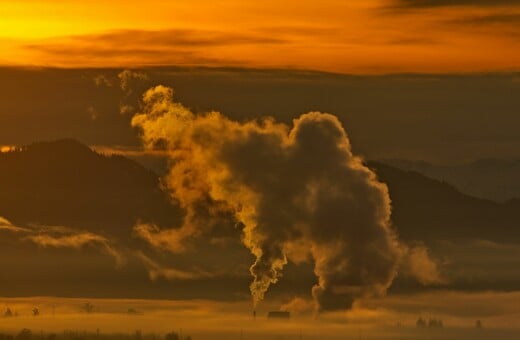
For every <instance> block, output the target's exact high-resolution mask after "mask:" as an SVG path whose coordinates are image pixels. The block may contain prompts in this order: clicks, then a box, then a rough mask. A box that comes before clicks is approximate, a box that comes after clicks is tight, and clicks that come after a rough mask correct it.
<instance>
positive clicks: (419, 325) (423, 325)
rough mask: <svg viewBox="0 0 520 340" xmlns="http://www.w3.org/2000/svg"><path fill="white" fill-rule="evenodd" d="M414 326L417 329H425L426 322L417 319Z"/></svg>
mask: <svg viewBox="0 0 520 340" xmlns="http://www.w3.org/2000/svg"><path fill="white" fill-rule="evenodd" d="M415 324H416V325H417V327H419V328H424V327H426V320H424V319H423V318H421V317H419V319H417V322H416V323H415Z"/></svg>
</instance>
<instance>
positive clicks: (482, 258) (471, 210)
mask: <svg viewBox="0 0 520 340" xmlns="http://www.w3.org/2000/svg"><path fill="white" fill-rule="evenodd" d="M368 166H370V167H371V168H372V169H374V171H375V172H376V173H377V174H378V176H379V178H380V179H381V181H383V182H385V183H387V185H388V187H389V191H390V196H391V199H392V209H393V212H392V218H393V223H394V225H395V228H396V229H397V231H398V233H399V235H400V238H402V239H403V240H405V241H407V242H408V243H413V242H415V241H419V242H423V243H425V244H426V245H427V246H428V247H429V248H430V250H431V251H432V254H433V255H434V256H439V257H444V256H447V257H448V260H453V261H454V264H455V266H454V267H452V269H451V273H453V274H456V275H459V274H460V275H462V276H461V277H460V278H458V277H457V276H456V275H455V276H454V277H455V278H456V280H454V282H453V283H452V285H450V286H449V287H448V288H450V289H456V288H457V287H459V288H461V289H463V290H466V289H468V287H477V288H478V289H483V290H486V289H506V290H508V289H516V288H515V287H518V283H519V282H520V281H519V279H518V277H517V276H515V273H516V272H517V271H516V270H515V269H516V268H517V262H518V261H517V262H515V260H514V259H515V258H517V257H516V255H510V254H516V249H517V248H518V246H517V245H513V246H511V244H514V243H516V244H520V228H519V227H520V216H519V214H520V200H512V201H509V202H507V203H503V204H502V203H497V202H493V201H490V200H485V199H479V198H475V197H471V196H468V195H466V194H463V193H461V192H459V191H458V190H457V189H455V188H454V187H453V186H451V185H449V184H447V183H442V182H440V181H438V180H435V179H431V178H427V177H425V176H423V175H421V174H420V173H418V172H414V171H405V170H401V169H398V168H396V167H393V166H389V165H385V164H382V163H377V162H369V163H368ZM182 215H183V212H182V211H181V210H180V209H179V208H178V207H177V206H176V204H175V202H172V201H171V200H170V198H169V196H168V194H167V193H165V192H164V191H162V190H161V188H160V177H159V176H158V175H156V174H155V173H154V172H152V171H150V170H148V169H147V168H145V167H144V166H142V165H141V164H139V163H137V162H135V161H132V160H129V159H127V158H125V157H122V156H114V155H112V156H107V155H102V154H98V153H96V152H94V151H92V150H91V149H90V148H89V147H87V146H85V145H83V144H81V143H79V142H77V141H75V140H59V141H54V142H44V143H34V144H31V145H28V146H26V147H23V148H21V149H20V150H18V151H15V152H8V153H0V217H4V218H6V219H8V220H10V221H11V222H13V224H14V225H16V226H20V227H26V226H32V225H42V226H63V227H67V228H71V229H72V230H79V231H82V232H91V233H95V234H97V235H102V236H103V237H106V238H107V240H109V241H110V244H111V245H113V246H114V247H115V249H117V250H119V251H121V252H123V253H124V254H126V258H125V260H126V263H125V264H124V265H123V266H122V267H121V268H115V267H114V266H115V264H114V259H113V258H112V257H111V256H109V255H107V254H106V253H104V252H102V251H101V252H100V250H99V249H98V248H95V247H83V248H81V251H80V249H71V248H52V247H51V248H45V247H41V246H36V245H34V244H31V243H30V242H27V241H24V236H23V235H22V237H21V238H18V239H16V235H12V234H13V233H9V232H5V231H4V232H3V233H2V234H1V235H0V268H2V271H0V295H1V296H33V295H41V296H44V295H52V296H75V297H77V296H84V297H87V296H91V297H110V298H114V297H124V298H129V297H135V298H215V299H237V298H238V297H239V296H247V294H248V293H249V289H248V287H249V283H250V277H249V276H248V269H247V266H248V264H249V263H250V262H249V260H248V255H249V254H248V251H247V250H246V249H245V248H244V247H243V246H241V245H240V244H239V242H236V243H234V244H231V245H226V251H225V252H222V251H220V252H218V253H215V250H208V249H197V250H196V252H194V253H192V254H196V256H190V254H188V256H186V257H182V256H181V257H179V256H175V255H166V254H163V253H161V252H157V251H154V250H153V249H151V248H150V247H149V246H148V245H147V244H146V243H145V242H143V241H142V240H140V239H137V238H136V237H134V236H133V235H132V228H133V226H134V225H135V223H136V222H137V221H144V222H152V223H156V224H157V225H159V226H160V227H162V228H172V227H176V226H179V225H180V223H181V218H182ZM10 238H12V239H10ZM471 239H478V240H483V239H484V240H490V241H492V242H488V243H482V244H480V245H479V244H477V246H476V247H475V246H474V245H472V244H469V247H470V248H464V249H470V250H468V251H471V252H470V253H469V255H466V254H465V253H464V254H463V255H460V254H458V253H457V250H458V249H459V248H460V247H461V246H466V247H468V244H467V241H468V240H471ZM460 240H462V242H459V241H460ZM486 242H487V241H486ZM493 242H497V243H496V244H495V243H493ZM503 244H505V247H503V246H502V245H503ZM471 247H473V248H471ZM474 249H476V250H474ZM139 251H143V252H144V253H146V254H147V255H150V256H152V257H153V258H154V259H155V260H156V261H158V263H161V264H163V265H166V266H168V265H171V266H173V268H177V267H178V266H181V268H182V266H183V265H185V266H186V265H190V266H194V264H193V263H196V262H187V261H195V260H196V259H199V260H200V261H203V262H205V263H206V262H216V263H222V264H225V265H231V266H232V267H233V268H234V267H236V266H237V265H242V266H243V271H242V272H241V273H242V274H241V275H237V276H233V275H232V276H226V275H223V276H222V277H216V278H214V280H213V279H206V278H202V279H199V280H174V281H170V280H166V279H158V280H156V281H150V279H149V272H148V269H147V267H146V266H145V265H144V264H143V263H142V261H141V260H140V257H139V256H135V254H136V252H139ZM205 251H206V252H207V253H205ZM212 251H213V252H212ZM490 253H491V254H492V255H493V256H491V258H488V257H489V254H490ZM208 254H211V255H208ZM500 254H502V255H500ZM504 254H505V255H504ZM210 256H211V257H210ZM468 256H469V259H468ZM494 256H495V257H494ZM504 256H507V257H506V258H507V259H510V260H508V261H509V262H504ZM511 258H513V261H511ZM493 261H494V262H493ZM483 264H484V265H485V266H487V267H483ZM208 265H212V264H211V263H209V264H208ZM486 271H488V272H489V273H491V274H486V275H484V276H479V275H481V273H482V272H484V273H485V272H486ZM35 282H37V284H35ZM314 283H315V276H314V274H313V273H312V267H310V266H308V265H307V266H297V265H294V264H290V265H288V266H287V268H286V271H285V276H284V279H283V280H281V281H280V284H278V285H276V286H275V287H274V288H273V290H272V292H271V294H274V295H276V294H285V292H291V294H292V293H294V289H299V290H300V291H302V292H308V291H310V288H311V287H312V285H313V284H314ZM511 287H512V288H511ZM392 289H394V290H403V291H410V290H413V289H419V290H422V289H425V288H424V287H422V286H410V285H409V283H407V281H406V280H404V281H403V279H402V278H399V280H397V282H396V283H395V284H394V285H393V287H392ZM237 293H240V294H238V295H237ZM244 294H245V295H244Z"/></svg>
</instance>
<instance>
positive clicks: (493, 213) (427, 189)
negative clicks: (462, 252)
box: [369, 162, 520, 242]
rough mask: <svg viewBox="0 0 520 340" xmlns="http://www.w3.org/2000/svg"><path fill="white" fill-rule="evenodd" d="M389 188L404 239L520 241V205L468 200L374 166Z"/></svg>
mask: <svg viewBox="0 0 520 340" xmlns="http://www.w3.org/2000/svg"><path fill="white" fill-rule="evenodd" d="M369 166H370V167H372V168H373V169H374V170H375V171H376V172H377V174H378V176H379V178H380V180H382V181H383V182H385V183H387V184H388V187H389V190H390V196H391V199H392V205H393V212H392V218H393V220H394V222H395V225H396V226H397V229H398V230H399V233H400V234H401V235H402V237H404V238H405V239H409V240H410V239H413V240H424V241H429V240H438V239H440V240H450V239H487V240H493V241H498V242H516V241H518V240H520V204H519V203H520V202H518V201H517V200H511V201H509V202H507V203H505V204H501V203H497V202H495V201H491V200H486V199H481V198H476V197H472V196H468V195H466V194H463V193H461V192H459V191H458V190H457V189H456V188H455V187H453V186H452V185H450V184H448V183H446V182H440V181H438V180H435V179H431V178H428V177H425V176H424V175H421V174H420V173H418V172H414V171H406V170H401V169H398V168H395V167H392V166H389V165H386V164H382V163H376V162H371V163H369Z"/></svg>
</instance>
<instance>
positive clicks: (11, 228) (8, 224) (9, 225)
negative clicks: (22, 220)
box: [0, 216, 31, 233]
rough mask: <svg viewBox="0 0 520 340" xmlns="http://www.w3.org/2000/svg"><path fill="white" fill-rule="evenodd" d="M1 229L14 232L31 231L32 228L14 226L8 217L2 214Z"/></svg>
mask: <svg viewBox="0 0 520 340" xmlns="http://www.w3.org/2000/svg"><path fill="white" fill-rule="evenodd" d="M0 231H9V232H13V233H28V232H31V230H30V229H27V228H21V227H17V226H14V225H13V224H12V223H11V222H9V221H8V220H7V219H5V218H3V217H1V216H0Z"/></svg>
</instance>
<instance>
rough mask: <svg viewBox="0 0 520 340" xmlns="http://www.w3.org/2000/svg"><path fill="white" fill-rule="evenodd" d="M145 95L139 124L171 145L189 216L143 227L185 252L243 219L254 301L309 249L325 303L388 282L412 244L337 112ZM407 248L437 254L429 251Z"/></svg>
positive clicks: (338, 303)
mask: <svg viewBox="0 0 520 340" xmlns="http://www.w3.org/2000/svg"><path fill="white" fill-rule="evenodd" d="M141 107H142V110H141V112H140V113H138V114H136V115H135V116H134V117H133V119H132V125H133V126H134V127H136V128H138V129H139V130H140V132H141V138H142V141H143V143H144V145H145V146H146V147H147V148H148V149H161V150H168V152H169V154H170V163H171V169H170V172H169V175H168V176H167V178H166V179H165V182H166V185H167V186H168V189H169V191H170V192H171V194H172V197H173V198H174V199H175V200H177V201H178V202H179V204H180V206H181V207H182V208H183V209H184V210H185V217H184V223H183V225H182V226H181V227H179V228H174V229H166V230H161V229H159V228H158V227H156V226H149V225H137V226H136V228H135V231H136V233H137V235H139V236H140V237H141V238H143V239H144V240H146V241H148V243H150V244H151V245H152V246H154V247H157V248H159V249H162V250H168V251H170V252H173V253H176V252H182V251H185V250H186V248H185V247H186V244H187V245H189V244H190V243H192V242H193V240H196V239H198V238H201V237H203V236H204V235H208V234H210V233H211V231H212V230H213V229H215V228H218V227H219V226H222V225H233V224H234V225H236V226H237V227H239V228H240V229H241V230H242V242H243V244H244V245H245V246H246V247H247V248H248V249H249V250H250V252H251V254H252V255H254V257H255V261H254V263H253V264H252V266H251V267H250V272H251V275H252V277H253V282H252V284H251V286H250V289H251V294H252V297H253V302H254V304H255V305H256V304H257V303H258V302H260V301H261V300H263V298H264V294H265V293H266V292H267V290H268V289H269V287H270V286H271V285H272V284H275V283H276V282H278V280H279V279H280V278H281V277H282V274H283V268H284V266H285V265H286V264H287V262H288V261H293V262H301V261H305V259H306V258H308V259H312V261H313V262H314V273H315V275H316V276H317V278H318V283H317V284H316V285H315V286H314V287H313V289H312V294H313V297H314V300H315V305H316V306H317V308H318V310H323V311H332V310H339V309H346V308H350V307H351V306H352V305H353V303H354V301H355V300H356V299H359V298H363V297H367V296H380V295H383V294H385V292H386V290H387V288H388V287H389V286H390V285H391V283H392V282H393V280H394V278H395V277H396V275H397V272H398V270H399V265H400V264H401V262H402V260H403V258H404V257H405V255H407V252H408V247H406V246H405V245H403V244H402V243H401V242H400V241H399V240H398V238H397V236H396V233H395V231H394V230H393V228H392V226H391V220H390V213H391V206H390V197H389V194H388V189H387V187H386V185H385V184H383V183H381V182H379V181H378V180H377V178H376V175H375V174H374V173H373V172H372V171H371V170H370V169H369V168H367V167H366V166H365V165H364V164H363V161H362V160H361V159H360V158H359V157H357V156H355V155H353V154H352V151H351V147H350V141H349V139H348V137H347V134H346V132H345V130H344V128H343V126H342V125H341V123H340V122H339V120H338V119H337V117H336V116H334V115H331V114H327V113H320V112H310V113H307V114H303V115H301V116H300V117H299V118H297V119H294V120H293V124H292V126H288V125H285V124H281V123H277V122H275V121H274V120H273V119H272V118H264V119H261V120H257V121H248V122H243V123H241V122H236V121H232V120H230V119H228V118H227V117H225V116H223V115H222V114H220V113H219V112H208V113H203V114H195V113H193V112H192V111H191V110H189V109H188V108H186V107H184V106H183V105H182V104H180V103H176V102H174V101H173V90H172V89H171V88H168V87H164V86H156V87H153V88H151V89H149V90H148V91H146V92H145V94H144V95H143V100H142V105H141ZM408 256H409V257H412V258H415V257H417V256H419V258H418V259H416V262H414V263H417V262H420V263H422V261H425V262H427V261H428V260H429V258H428V256H427V253H424V252H417V251H416V252H415V253H414V252H411V253H410V254H408ZM430 261H431V260H430ZM424 265H425V264H424ZM419 267H420V266H419ZM411 268H412V270H415V269H416V267H415V266H412V267H411ZM420 269H421V270H424V267H420ZM421 278H422V279H425V280H426V281H427V279H428V278H430V277H428V276H427V275H426V274H424V275H423V276H421Z"/></svg>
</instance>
